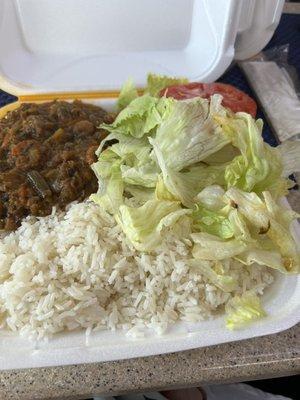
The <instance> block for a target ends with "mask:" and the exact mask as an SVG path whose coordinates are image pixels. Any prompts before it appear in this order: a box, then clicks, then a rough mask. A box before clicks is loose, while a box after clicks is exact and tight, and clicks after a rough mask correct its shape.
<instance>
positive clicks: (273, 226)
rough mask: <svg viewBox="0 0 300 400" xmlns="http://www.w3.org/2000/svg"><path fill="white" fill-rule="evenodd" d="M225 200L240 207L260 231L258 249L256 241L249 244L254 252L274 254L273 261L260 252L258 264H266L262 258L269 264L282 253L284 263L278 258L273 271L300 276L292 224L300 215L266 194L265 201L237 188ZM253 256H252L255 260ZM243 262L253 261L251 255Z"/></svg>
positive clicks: (257, 233)
mask: <svg viewBox="0 0 300 400" xmlns="http://www.w3.org/2000/svg"><path fill="white" fill-rule="evenodd" d="M225 197H227V198H228V199H230V201H232V202H233V203H234V204H235V205H236V207H237V208H238V210H239V213H241V214H242V215H243V216H244V217H245V219H246V220H248V221H249V222H250V227H251V226H253V227H255V228H256V234H255V245H254V244H253V241H252V244H251V242H250V240H248V242H247V243H248V244H249V247H250V248H251V250H253V246H254V247H256V248H258V249H262V250H268V251H270V252H271V253H270V255H269V257H270V258H269V257H267V256H266V254H264V253H259V252H258V253H257V254H256V258H257V262H258V263H259V264H262V263H263V261H262V257H263V259H264V260H266V261H267V260H270V259H271V258H272V257H274V254H276V253H278V252H279V253H280V255H281V263H279V260H278V257H276V262H275V263H274V264H273V265H272V268H276V269H278V270H280V271H281V272H285V273H298V272H299V268H300V267H299V266H300V259H299V250H298V248H297V244H296V242H295V240H294V238H293V237H292V234H291V231H290V223H291V222H292V220H293V219H295V218H297V216H298V214H297V213H294V212H291V211H290V210H287V209H285V208H283V207H281V206H279V205H278V204H277V203H276V202H275V201H274V199H273V198H272V196H271V194H270V193H269V192H263V198H264V200H265V201H263V200H262V199H261V198H260V197H259V196H258V195H257V194H255V193H247V192H242V191H241V190H239V189H236V188H230V189H229V190H228V191H227V192H226V194H225ZM252 231H253V229H252ZM253 251H254V250H253ZM253 254H254V253H253V252H252V253H251V256H252V258H253ZM258 255H259V258H258ZM241 259H244V260H248V261H249V260H250V258H249V256H248V255H247V254H246V255H244V256H243V258H241ZM259 259H260V261H259ZM269 263H270V261H269ZM266 265H268V264H266ZM270 266H271V265H270Z"/></svg>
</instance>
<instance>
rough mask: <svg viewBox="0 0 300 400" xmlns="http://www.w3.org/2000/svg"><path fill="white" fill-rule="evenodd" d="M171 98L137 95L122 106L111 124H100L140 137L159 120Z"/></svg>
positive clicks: (124, 133) (108, 128)
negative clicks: (126, 104)
mask: <svg viewBox="0 0 300 400" xmlns="http://www.w3.org/2000/svg"><path fill="white" fill-rule="evenodd" d="M173 101H174V100H173V99H167V98H162V99H157V98H155V97H151V96H148V95H144V96H141V97H137V98H136V99H134V100H132V101H131V103H130V104H129V105H128V106H127V107H126V108H124V109H123V110H122V111H121V112H120V113H119V114H118V116H117V118H116V119H115V121H114V122H113V123H112V124H102V125H101V127H102V128H103V129H105V130H107V131H109V132H113V133H118V134H122V135H131V136H133V137H136V138H141V137H143V136H144V135H146V134H149V133H150V132H151V131H152V129H154V128H155V127H156V126H157V125H158V124H159V123H160V122H161V117H162V115H161V113H164V111H165V108H166V107H167V106H168V104H169V103H172V102H173Z"/></svg>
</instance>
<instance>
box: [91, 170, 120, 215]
mask: <svg viewBox="0 0 300 400" xmlns="http://www.w3.org/2000/svg"><path fill="white" fill-rule="evenodd" d="M98 182H99V187H98V192H97V193H95V194H92V195H91V196H90V199H91V200H92V201H94V202H95V203H96V204H99V205H100V206H101V207H103V208H104V209H105V210H107V211H108V212H110V213H111V214H114V213H116V212H117V211H118V209H119V207H120V205H121V204H122V203H123V190H124V185H123V181H122V175H121V171H120V165H119V164H118V163H116V164H114V165H112V167H111V170H110V177H109V178H108V179H107V180H104V179H101V178H100V179H98Z"/></svg>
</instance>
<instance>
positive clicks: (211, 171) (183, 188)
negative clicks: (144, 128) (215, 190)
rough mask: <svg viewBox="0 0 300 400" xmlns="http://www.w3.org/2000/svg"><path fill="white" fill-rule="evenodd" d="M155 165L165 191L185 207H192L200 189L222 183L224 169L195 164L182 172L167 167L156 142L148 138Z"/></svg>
mask: <svg viewBox="0 0 300 400" xmlns="http://www.w3.org/2000/svg"><path fill="white" fill-rule="evenodd" d="M149 141H150V143H151V144H152V146H153V151H154V154H155V158H156V160H157V163H158V165H159V167H160V169H161V172H162V177H163V181H164V185H165V187H166V189H167V190H168V191H169V192H170V193H171V194H172V195H173V196H174V197H175V198H176V199H177V200H179V201H181V203H182V204H183V205H185V206H186V207H193V206H194V204H195V202H196V199H195V196H196V195H197V193H199V191H200V190H201V189H203V188H204V187H205V186H206V185H209V184H211V183H215V182H216V183H218V184H221V183H223V182H224V167H222V166H211V167H210V166H207V165H205V164H196V165H194V166H192V167H189V168H185V170H184V172H179V171H176V170H175V169H174V168H172V167H168V165H167V163H166V160H165V157H164V155H163V153H162V151H161V149H160V147H159V144H158V142H157V141H156V140H154V139H152V138H149Z"/></svg>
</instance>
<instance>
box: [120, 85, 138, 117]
mask: <svg viewBox="0 0 300 400" xmlns="http://www.w3.org/2000/svg"><path fill="white" fill-rule="evenodd" d="M137 97H138V91H137V89H136V87H135V85H134V83H133V80H132V79H128V81H127V82H125V84H124V85H123V87H122V90H121V92H120V95H119V98H118V109H119V111H120V110H123V108H125V107H127V106H128V105H129V104H130V103H131V102H132V100H134V99H136V98H137Z"/></svg>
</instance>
